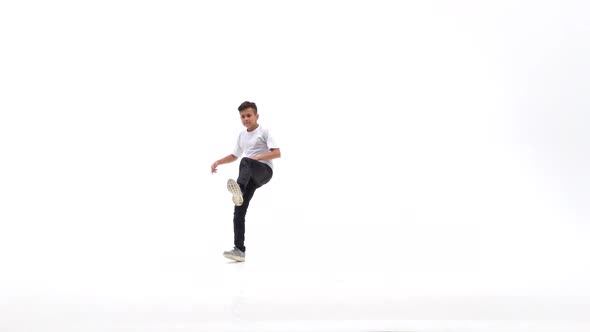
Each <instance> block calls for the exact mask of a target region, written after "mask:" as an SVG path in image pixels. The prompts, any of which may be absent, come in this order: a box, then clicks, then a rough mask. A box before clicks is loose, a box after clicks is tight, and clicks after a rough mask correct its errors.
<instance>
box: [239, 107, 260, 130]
mask: <svg viewBox="0 0 590 332" xmlns="http://www.w3.org/2000/svg"><path fill="white" fill-rule="evenodd" d="M238 111H239V112H240V118H241V119H242V124H243V125H244V127H246V128H248V130H249V131H250V130H254V129H256V127H258V108H256V104H255V103H253V102H250V101H245V102H243V103H242V104H241V105H240V107H238Z"/></svg>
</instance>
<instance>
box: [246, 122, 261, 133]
mask: <svg viewBox="0 0 590 332" xmlns="http://www.w3.org/2000/svg"><path fill="white" fill-rule="evenodd" d="M258 126H259V124H258V123H257V124H256V125H255V126H253V127H252V128H247V129H246V130H247V131H248V132H251V131H254V130H256V128H258Z"/></svg>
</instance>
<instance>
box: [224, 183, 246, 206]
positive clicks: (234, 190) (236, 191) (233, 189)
mask: <svg viewBox="0 0 590 332" xmlns="http://www.w3.org/2000/svg"><path fill="white" fill-rule="evenodd" d="M227 190H228V191H229V192H230V193H231V194H232V195H233V197H232V200H233V201H234V204H235V205H236V206H241V205H242V204H243V203H244V197H242V191H241V190H240V186H239V185H238V183H237V182H236V181H235V180H233V179H229V180H227Z"/></svg>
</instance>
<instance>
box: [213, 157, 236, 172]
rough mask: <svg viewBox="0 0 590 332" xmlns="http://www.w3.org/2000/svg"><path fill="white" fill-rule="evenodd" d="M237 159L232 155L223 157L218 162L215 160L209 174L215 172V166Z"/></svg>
mask: <svg viewBox="0 0 590 332" xmlns="http://www.w3.org/2000/svg"><path fill="white" fill-rule="evenodd" d="M237 159H238V157H236V156H234V155H233V154H228V155H227V156H225V157H223V158H221V159H219V160H216V161H215V162H214V163H213V165H211V173H216V172H217V166H219V165H223V164H228V163H231V162H234V161H236V160H237Z"/></svg>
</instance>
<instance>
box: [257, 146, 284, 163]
mask: <svg viewBox="0 0 590 332" xmlns="http://www.w3.org/2000/svg"><path fill="white" fill-rule="evenodd" d="M275 158H281V149H278V148H277V149H270V152H267V153H264V154H259V155H257V156H255V157H254V158H252V159H254V160H271V159H275Z"/></svg>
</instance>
